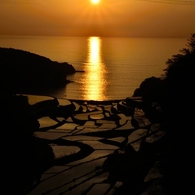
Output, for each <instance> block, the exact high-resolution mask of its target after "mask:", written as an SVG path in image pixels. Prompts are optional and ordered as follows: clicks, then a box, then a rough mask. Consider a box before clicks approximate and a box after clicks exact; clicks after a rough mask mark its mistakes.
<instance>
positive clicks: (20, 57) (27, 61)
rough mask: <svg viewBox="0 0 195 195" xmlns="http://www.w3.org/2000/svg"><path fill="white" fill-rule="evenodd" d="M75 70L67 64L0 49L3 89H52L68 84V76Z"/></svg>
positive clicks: (26, 52) (10, 49)
mask: <svg viewBox="0 0 195 195" xmlns="http://www.w3.org/2000/svg"><path fill="white" fill-rule="evenodd" d="M74 73H75V69H74V67H73V66H72V65H70V64H68V63H67V62H63V63H59V62H56V61H52V60H50V59H49V58H46V57H43V56H40V55H37V54H34V53H30V52H28V51H23V50H19V49H13V48H0V82H1V87H3V88H5V89H8V90H10V91H13V92H14V93H15V92H23V91H26V90H27V89H28V91H29V89H50V88H55V87H62V86H64V85H65V84H67V83H68V80H67V79H66V76H67V75H68V74H74Z"/></svg>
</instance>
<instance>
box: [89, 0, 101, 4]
mask: <svg viewBox="0 0 195 195" xmlns="http://www.w3.org/2000/svg"><path fill="white" fill-rule="evenodd" d="M99 2H100V0H91V3H93V4H98V3H99Z"/></svg>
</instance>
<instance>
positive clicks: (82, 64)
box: [0, 36, 187, 100]
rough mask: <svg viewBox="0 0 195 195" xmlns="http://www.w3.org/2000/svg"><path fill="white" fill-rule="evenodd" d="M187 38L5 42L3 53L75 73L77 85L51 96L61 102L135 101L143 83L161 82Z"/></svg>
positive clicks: (1, 40)
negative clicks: (37, 58) (65, 66)
mask: <svg viewBox="0 0 195 195" xmlns="http://www.w3.org/2000/svg"><path fill="white" fill-rule="evenodd" d="M186 44H187V38H130V37H129V38H127V37H122V38H119V37H117V38H115V37H42V36H40V37H39V36H36V37H32V36H31V37H29V36H26V37H18V36H15V37H13V36H12V37H7V36H1V37H0V47H7V48H9V47H11V48H15V49H22V50H26V51H29V52H32V53H36V54H38V55H41V56H45V57H47V58H50V59H51V60H53V61H58V62H68V63H69V64H72V65H73V66H74V67H75V69H76V70H78V71H81V72H76V73H75V74H73V75H69V76H67V79H69V80H71V81H72V82H71V83H69V84H67V85H66V86H65V87H64V88H62V89H58V90H53V91H49V92H47V94H46V95H53V96H56V97H58V98H68V99H79V100H114V99H124V98H126V97H131V96H132V95H133V93H134V91H135V89H136V88H138V87H139V85H140V84H141V82H142V81H143V80H144V79H146V78H149V77H152V76H155V77H160V76H161V75H162V74H163V73H164V69H165V68H166V67H167V66H166V61H167V60H168V59H169V58H171V57H172V55H175V54H178V53H180V50H181V49H183V48H185V47H186Z"/></svg>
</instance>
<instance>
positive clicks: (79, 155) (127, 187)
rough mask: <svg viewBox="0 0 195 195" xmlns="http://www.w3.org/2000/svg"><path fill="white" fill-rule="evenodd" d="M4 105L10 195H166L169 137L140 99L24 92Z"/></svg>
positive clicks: (3, 121)
mask: <svg viewBox="0 0 195 195" xmlns="http://www.w3.org/2000/svg"><path fill="white" fill-rule="evenodd" d="M3 99H4V101H3ZM1 102H4V106H2V107H4V116H3V118H2V124H4V127H5V128H6V131H3V137H4V138H6V144H8V145H9V148H5V151H4V152H5V154H4V156H5V158H4V160H3V162H4V163H5V165H4V167H5V175H6V177H8V180H4V182H5V186H7V185H10V186H12V188H7V189H6V191H7V192H8V193H7V194H10V193H12V192H14V193H16V192H18V194H28V195H35V194H36V195H42V194H50V195H57V194H59V195H61V194H66V195H70V194H73V195H77V194H83V195H90V194H93V195H96V194H97V195H105V194H109V195H121V194H123V195H126V194H132V195H138V194H140V195H141V194H142V193H148V192H153V193H154V194H161V193H162V191H163V187H162V186H163V170H162V167H161V166H162V165H161V164H162V160H163V152H164V151H165V149H166V145H167V143H166V142H165V139H166V134H165V132H164V130H163V127H162V126H161V124H160V123H159V121H155V122H151V121H150V120H149V119H148V118H147V117H146V116H145V114H144V111H143V109H142V101H141V99H140V98H138V97H137V98H127V99H125V100H120V101H119V100H118V101H106V102H98V101H97V102H94V101H91V102H90V101H89V102H88V101H78V102H77V101H75V100H67V99H56V98H53V97H50V96H35V95H25V94H23V95H15V96H12V97H10V96H9V101H8V97H1Z"/></svg>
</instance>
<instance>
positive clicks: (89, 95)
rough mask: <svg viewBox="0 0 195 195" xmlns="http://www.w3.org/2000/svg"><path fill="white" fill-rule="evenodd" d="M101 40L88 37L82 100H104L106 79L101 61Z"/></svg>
mask: <svg viewBox="0 0 195 195" xmlns="http://www.w3.org/2000/svg"><path fill="white" fill-rule="evenodd" d="M101 49H102V48H101V39H100V38H99V37H89V39H88V57H87V63H86V64H85V70H86V82H85V84H84V85H85V86H84V88H85V90H86V93H85V94H84V99H87V100H104V99H105V89H106V79H105V73H106V70H105V66H104V63H103V62H102V59H101Z"/></svg>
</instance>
